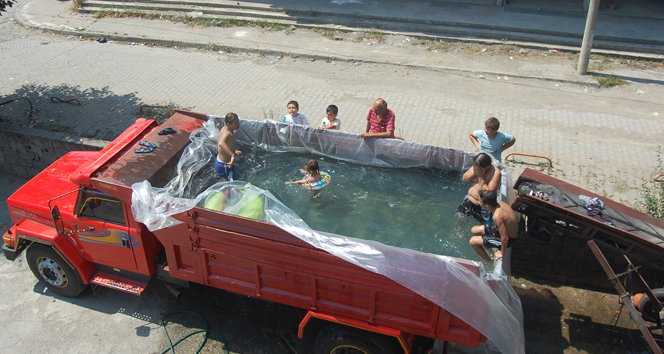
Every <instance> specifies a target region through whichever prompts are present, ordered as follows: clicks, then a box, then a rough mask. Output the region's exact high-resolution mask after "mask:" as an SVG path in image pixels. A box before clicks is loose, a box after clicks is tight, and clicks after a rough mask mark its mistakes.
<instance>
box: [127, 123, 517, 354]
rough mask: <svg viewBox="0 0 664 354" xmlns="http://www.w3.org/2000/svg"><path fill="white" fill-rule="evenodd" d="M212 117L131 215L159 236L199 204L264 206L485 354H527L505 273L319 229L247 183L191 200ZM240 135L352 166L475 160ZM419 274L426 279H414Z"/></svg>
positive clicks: (458, 154)
mask: <svg viewBox="0 0 664 354" xmlns="http://www.w3.org/2000/svg"><path fill="white" fill-rule="evenodd" d="M210 118H211V119H209V120H208V121H207V122H206V123H205V124H204V126H203V128H201V129H199V130H198V131H195V132H193V133H192V134H191V138H190V139H191V144H190V145H189V146H188V147H187V148H186V149H185V151H184V153H183V155H182V158H181V159H180V162H179V164H178V167H177V168H178V176H176V177H175V178H174V179H173V180H171V181H170V182H169V183H168V184H167V185H166V186H165V187H163V188H154V187H152V186H151V185H150V184H149V182H147V181H144V182H141V183H136V184H134V185H133V186H132V189H133V194H132V212H133V214H134V218H135V219H136V220H137V221H139V222H142V223H144V224H145V225H146V226H147V227H148V228H149V229H150V230H151V231H154V230H158V229H162V228H165V227H169V226H172V225H175V224H177V223H179V221H177V220H175V219H174V218H171V216H172V215H175V214H178V213H182V212H185V211H187V210H189V209H192V208H194V207H195V206H197V205H198V206H201V207H205V206H206V205H207V206H208V207H210V205H211V203H212V204H216V205H218V203H219V198H224V206H223V211H224V212H225V213H231V214H237V215H244V214H246V212H247V210H248V209H251V208H254V209H255V207H256V204H257V202H256V201H257V200H259V201H260V202H259V203H258V204H259V205H260V204H262V210H260V211H259V212H258V213H255V210H253V211H252V212H254V213H255V214H254V215H253V216H254V217H255V218H257V219H260V220H263V221H267V222H269V223H272V224H274V225H276V226H278V227H280V228H282V229H283V230H285V231H287V232H289V233H290V234H292V235H294V236H296V237H298V238H299V239H301V240H303V241H305V242H308V243H309V244H311V245H312V246H314V247H317V248H319V249H321V250H324V251H326V252H328V253H330V254H333V255H335V256H337V257H340V258H342V259H344V260H346V261H348V262H350V263H353V264H355V265H357V266H359V267H362V268H364V269H367V270H369V271H372V272H375V273H378V274H381V275H384V276H386V277H388V278H390V279H392V280H393V281H395V282H397V283H399V284H401V285H403V286H405V287H407V288H409V289H410V290H412V291H414V292H416V293H417V294H419V295H421V296H423V297H425V298H427V299H428V300H430V301H433V302H434V303H436V304H437V305H438V306H440V307H442V308H444V309H445V310H446V311H448V312H450V313H451V314H453V315H454V316H456V317H458V318H459V319H461V320H463V321H464V322H466V323H467V324H469V325H470V326H472V327H474V328H475V329H477V330H478V331H479V332H480V333H482V334H483V335H484V336H486V337H487V338H488V341H489V342H490V343H487V344H481V346H483V347H484V350H483V351H484V352H487V353H490V352H496V351H499V352H502V353H504V354H513V353H517V354H519V353H524V335H523V314H522V309H521V301H520V300H519V297H518V296H517V295H516V293H515V292H514V290H513V289H512V287H511V286H510V284H509V281H508V280H507V277H506V276H504V275H503V274H502V273H501V272H500V271H498V272H494V273H493V274H488V275H487V274H480V276H479V277H478V276H477V275H475V274H474V273H472V272H471V271H469V270H468V269H466V268H465V267H463V266H462V265H460V264H459V263H458V262H457V261H456V260H455V259H454V258H451V257H446V256H440V255H434V254H429V253H422V252H418V251H414V250H409V249H403V248H398V247H392V246H387V245H384V244H381V243H379V242H375V241H367V240H361V239H355V238H352V237H346V236H342V235H335V234H330V233H325V232H320V231H316V230H313V229H311V228H310V227H309V226H308V225H307V224H306V223H305V222H304V221H303V220H302V219H301V218H300V217H299V216H298V215H297V214H296V213H295V212H293V211H292V210H290V209H289V208H288V207H286V206H285V205H284V204H282V203H281V202H280V201H279V200H277V199H276V198H275V197H274V196H273V195H272V194H271V193H270V192H269V191H267V190H263V189H260V188H258V187H256V186H253V185H251V184H249V183H246V182H239V181H235V182H222V183H217V184H215V185H213V186H211V187H210V188H208V189H207V190H205V191H204V192H202V193H200V194H199V195H198V196H196V197H195V198H191V199H190V198H184V197H183V196H184V195H186V192H187V188H188V186H189V184H190V181H191V180H192V176H193V175H194V174H195V173H196V172H197V171H199V170H200V169H201V168H203V167H204V166H206V165H208V164H209V163H211V162H212V161H214V160H213V159H215V158H216V154H217V148H216V146H217V137H218V133H219V128H218V123H219V121H220V119H219V118H218V117H214V116H210ZM213 118H217V119H213ZM215 120H216V121H217V122H218V123H217V126H216V125H215ZM236 136H237V139H238V142H240V143H243V144H251V145H254V146H258V147H260V148H263V149H266V150H269V151H273V152H288V151H298V152H311V153H314V154H318V155H323V156H330V157H334V158H337V159H341V160H345V161H348V162H353V163H359V164H367V165H374V166H383V167H394V168H402V167H423V166H424V167H431V168H439V169H445V170H457V171H461V170H462V169H463V168H464V167H468V166H469V165H470V160H471V158H472V156H473V155H471V154H469V153H467V152H465V151H463V150H458V149H449V148H442V147H437V146H432V145H426V144H420V143H415V142H407V141H400V140H396V139H364V138H362V137H360V136H359V135H357V134H351V133H345V132H337V131H329V130H328V131H325V132H323V133H320V132H318V131H317V130H316V129H315V128H312V127H303V126H295V125H290V126H288V125H283V124H279V123H275V122H272V121H250V120H242V122H241V127H240V129H239V130H238V132H237V133H236ZM504 172H506V171H505V170H504ZM504 175H508V173H504ZM505 185H506V183H503V186H505ZM224 192H225V193H224ZM502 192H503V193H505V191H504V190H503V191H502ZM215 198H217V199H215ZM244 216H246V215H244ZM349 236H352V235H349ZM469 236H470V235H469ZM468 247H470V246H468ZM414 259H417V262H415V261H414ZM496 269H498V270H500V269H501V266H500V265H497V266H496ZM414 273H417V274H422V276H420V277H413V274H414ZM434 279H435V280H436V281H433V280H434ZM440 279H445V283H444V284H441V283H440ZM473 352H474V353H475V352H476V350H474V351H473Z"/></svg>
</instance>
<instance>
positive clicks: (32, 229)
mask: <svg viewBox="0 0 664 354" xmlns="http://www.w3.org/2000/svg"><path fill="white" fill-rule="evenodd" d="M16 231H17V235H18V238H19V239H21V240H25V241H28V242H37V243H41V244H43V245H47V246H50V247H52V248H53V249H54V250H55V251H56V252H58V254H60V256H61V257H62V258H63V259H64V260H65V262H67V264H69V265H70V266H71V267H72V268H74V269H76V271H77V272H78V274H79V275H80V276H81V280H82V281H83V283H84V284H89V283H90V281H89V280H90V278H92V276H93V275H94V274H95V267H94V265H93V264H92V263H91V262H88V261H86V260H85V259H83V257H82V256H81V255H80V254H79V253H78V251H76V249H75V248H74V247H73V246H72V245H71V244H70V243H69V241H67V240H66V239H65V237H66V236H64V235H63V236H58V233H57V231H56V230H55V229H54V228H53V227H51V226H46V225H43V224H40V223H37V222H34V221H32V220H24V221H23V222H22V223H21V224H20V225H19V226H18V227H17V230H16Z"/></svg>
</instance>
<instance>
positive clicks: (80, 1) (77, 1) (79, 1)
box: [69, 0, 83, 11]
mask: <svg viewBox="0 0 664 354" xmlns="http://www.w3.org/2000/svg"><path fill="white" fill-rule="evenodd" d="M81 5H83V0H74V1H72V3H71V7H69V9H70V10H71V11H78V9H80V8H81Z"/></svg>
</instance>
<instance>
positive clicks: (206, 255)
mask: <svg viewBox="0 0 664 354" xmlns="http://www.w3.org/2000/svg"><path fill="white" fill-rule="evenodd" d="M178 219H180V220H182V221H185V224H181V225H178V226H175V227H170V228H166V229H162V230H159V231H156V232H155V234H156V236H157V237H158V238H159V239H160V241H161V242H162V243H163V245H164V247H165V249H166V255H167V259H168V265H169V270H170V273H171V275H172V276H174V277H177V278H182V279H187V280H189V281H193V282H197V283H201V284H206V285H210V286H214V287H216V288H220V289H224V290H228V291H233V292H236V293H240V294H245V295H249V296H254V297H258V298H262V299H265V300H269V301H275V302H279V303H282V304H286V305H292V306H296V307H299V308H302V309H306V310H310V311H314V312H317V313H321V314H325V315H332V316H339V317H343V318H346V319H351V320H356V321H362V322H364V323H367V324H368V325H371V326H384V327H390V328H394V329H398V330H401V331H402V332H404V333H406V334H416V335H422V336H426V337H432V338H438V339H443V340H447V341H451V342H455V343H459V344H464V345H469V346H477V345H478V343H479V342H481V341H484V337H483V336H482V335H481V334H480V333H479V332H477V331H476V330H475V329H474V328H472V327H470V326H469V325H468V324H466V323H465V322H463V321H461V320H460V319H458V318H457V317H455V316H453V315H451V314H450V313H448V312H447V311H445V310H444V309H442V308H440V307H439V306H438V305H436V304H434V303H432V302H431V301H429V300H427V299H425V298H424V297H422V296H420V295H418V294H416V293H414V292H413V291H411V290H409V289H407V288H405V287H403V286H401V285H399V284H397V283H396V282H394V281H392V280H391V279H389V278H387V277H384V276H382V275H379V274H376V273H373V272H370V271H368V270H365V269H363V268H360V267H358V266H355V265H353V264H351V263H349V262H347V261H345V260H343V259H340V258H338V257H336V256H333V255H330V254H329V253H326V252H324V251H321V250H319V249H316V248H314V247H313V246H311V245H309V244H307V243H306V242H303V241H301V240H299V239H298V238H296V237H295V236H293V235H290V234H288V233H287V232H285V231H283V230H281V229H279V228H278V227H276V226H274V225H270V224H267V223H264V222H260V221H255V220H251V219H246V218H242V217H237V216H233V215H227V214H222V213H217V212H213V211H209V210H206V209H201V208H195V209H193V210H191V211H189V212H187V213H186V215H179V216H178ZM467 266H468V267H469V268H470V267H472V266H471V265H467Z"/></svg>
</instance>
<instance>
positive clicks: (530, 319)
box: [515, 287, 570, 354]
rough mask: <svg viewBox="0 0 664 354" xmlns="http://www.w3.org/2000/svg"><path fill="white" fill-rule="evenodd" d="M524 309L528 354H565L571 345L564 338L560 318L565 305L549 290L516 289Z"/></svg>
mask: <svg viewBox="0 0 664 354" xmlns="http://www.w3.org/2000/svg"><path fill="white" fill-rule="evenodd" d="M515 291H516V292H517V294H518V295H519V297H520V298H521V306H522V307H523V328H524V334H525V337H526V353H541V354H546V353H563V352H564V350H565V349H566V348H568V347H569V345H570V343H569V342H568V341H567V339H565V337H564V336H563V333H562V330H561V326H560V318H561V317H562V315H563V305H562V304H561V303H560V301H559V300H558V298H557V297H556V296H555V295H554V294H553V293H552V292H551V290H548V289H542V290H540V291H537V290H535V289H534V288H529V289H522V288H519V287H515Z"/></svg>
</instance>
